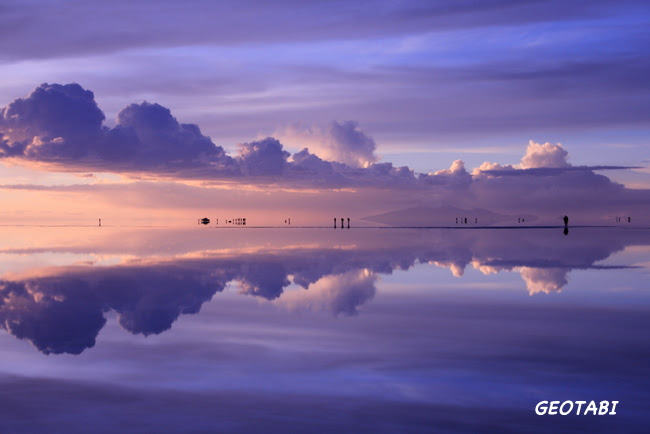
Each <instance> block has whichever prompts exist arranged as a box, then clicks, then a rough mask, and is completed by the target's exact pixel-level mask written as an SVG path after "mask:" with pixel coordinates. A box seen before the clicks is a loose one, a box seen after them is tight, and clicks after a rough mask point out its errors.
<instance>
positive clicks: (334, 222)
mask: <svg viewBox="0 0 650 434" xmlns="http://www.w3.org/2000/svg"><path fill="white" fill-rule="evenodd" d="M334 229H336V217H334Z"/></svg>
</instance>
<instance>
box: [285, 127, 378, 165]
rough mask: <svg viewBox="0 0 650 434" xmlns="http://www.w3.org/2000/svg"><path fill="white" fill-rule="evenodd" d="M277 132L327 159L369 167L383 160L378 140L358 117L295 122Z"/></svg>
mask: <svg viewBox="0 0 650 434" xmlns="http://www.w3.org/2000/svg"><path fill="white" fill-rule="evenodd" d="M276 135H277V136H278V137H279V138H280V139H281V140H282V141H283V142H284V143H286V144H287V145H288V146H293V147H296V148H303V147H305V148H309V149H311V150H312V151H314V152H316V153H317V154H319V155H320V156H321V157H323V158H324V159H326V160H330V161H337V162H339V163H344V164H347V165H348V166H350V167H367V166H369V165H370V164H372V163H376V162H377V161H378V160H379V157H377V155H376V154H375V151H376V148H377V146H376V144H375V141H374V140H373V139H372V137H370V136H368V135H367V134H366V133H365V132H364V131H363V130H361V128H360V127H359V124H358V122H355V121H344V122H331V123H330V124H329V125H327V127H325V128H321V127H319V126H312V127H303V126H301V125H297V124H294V125H290V126H289V127H287V128H284V129H282V130H279V131H276Z"/></svg>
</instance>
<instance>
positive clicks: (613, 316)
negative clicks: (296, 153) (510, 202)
mask: <svg viewBox="0 0 650 434" xmlns="http://www.w3.org/2000/svg"><path fill="white" fill-rule="evenodd" d="M0 235H1V240H2V241H0V349H1V351H2V357H1V358H0V402H1V404H2V405H1V406H0V432H3V433H4V432H124V431H140V432H220V431H246V432H333V431H344V432H360V431H367V432H481V431H485V432H491V431H501V432H504V431H505V432H508V431H510V432H523V431H527V432H531V431H533V432H535V431H538V432H548V431H549V430H553V431H557V432H562V431H568V432H570V431H591V432H594V431H602V432H646V431H647V427H648V423H650V417H649V416H648V414H649V412H650V377H649V374H650V368H649V362H650V346H649V339H648V338H649V337H650V285H649V283H650V279H649V277H650V273H649V269H648V266H650V230H648V229H629V228H627V229H624V228H573V229H571V230H570V233H569V234H568V235H564V234H563V231H562V228H548V229H471V230H469V229H466V230H444V229H421V230H416V229H350V230H347V229H345V230H341V229H339V230H334V229H297V228H296V229H251V228H232V229H217V228H209V227H200V228H199V227H196V228H191V229H187V230H181V229H171V228H111V227H103V228H34V227H31V228H30V227H19V228H15V227H14V228H12V227H3V228H0ZM541 400H549V401H551V400H558V401H564V400H586V401H591V400H597V401H600V400H609V401H612V400H617V401H620V404H619V405H618V408H617V415H616V416H599V417H595V416H537V415H536V414H535V412H534V407H535V405H536V404H537V402H539V401H541Z"/></svg>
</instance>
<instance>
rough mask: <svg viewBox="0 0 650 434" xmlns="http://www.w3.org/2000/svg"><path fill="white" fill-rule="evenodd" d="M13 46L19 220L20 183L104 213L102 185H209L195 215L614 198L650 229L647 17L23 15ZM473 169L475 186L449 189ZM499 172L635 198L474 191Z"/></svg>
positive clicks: (490, 4) (245, 5)
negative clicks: (337, 200) (211, 198)
mask: <svg viewBox="0 0 650 434" xmlns="http://www.w3.org/2000/svg"><path fill="white" fill-rule="evenodd" d="M0 28H1V29H2V30H1V31H2V32H4V37H3V38H0V53H1V54H0V65H1V66H0V107H1V106H6V108H5V109H4V110H3V111H2V112H0V114H2V116H0V133H1V134H2V137H3V138H4V139H0V152H1V153H2V155H1V156H2V158H3V160H4V162H5V163H7V164H8V165H9V167H7V168H4V167H0V182H1V183H2V184H4V186H5V187H3V189H2V190H3V191H2V192H0V194H1V195H4V196H5V197H4V200H5V201H6V202H10V203H18V202H19V201H18V202H16V200H15V199H13V198H12V197H9V196H10V195H11V193H7V189H8V190H11V189H14V188H15V186H16V184H21V187H20V188H21V190H20V191H21V192H22V194H23V195H26V194H28V193H27V192H28V191H33V190H34V189H36V190H42V189H43V186H52V185H58V186H60V185H66V188H68V191H71V190H70V189H72V190H75V189H79V188H83V189H86V190H88V189H90V190H96V192H95V193H94V194H96V195H98V196H101V194H102V193H101V189H102V188H106V186H105V185H104V186H98V184H100V183H101V184H107V183H109V184H110V183H115V182H119V183H121V184H123V183H124V182H126V181H125V180H126V179H127V178H125V176H128V179H129V180H132V179H133V177H137V178H139V179H141V180H142V179H143V177H144V178H146V179H149V181H147V182H149V183H151V182H152V181H151V179H152V178H153V179H155V180H157V181H159V180H160V179H161V178H165V179H166V180H169V179H172V180H173V182H174V185H173V186H171V187H169V189H171V190H179V189H184V188H188V187H187V181H188V180H192V181H193V182H194V184H192V188H194V189H195V190H196V191H194V193H192V194H190V195H189V196H190V197H196V198H197V199H196V200H195V202H194V203H193V205H192V206H191V207H188V208H191V209H192V211H194V210H196V209H197V208H200V206H199V204H200V203H201V199H200V198H199V196H201V194H203V193H202V192H201V191H199V190H201V189H200V188H197V185H196V183H197V182H208V183H210V185H212V186H214V185H215V183H216V184H219V185H222V186H223V184H224V183H232V182H236V183H237V184H246V185H249V186H250V185H254V186H255V188H257V189H259V188H266V189H268V188H269V185H271V186H275V187H277V186H278V185H279V186H281V187H282V188H285V189H295V188H300V189H305V188H309V189H318V190H320V191H323V192H327V191H331V189H332V188H336V189H341V188H343V189H346V188H348V189H349V188H356V189H358V188H362V189H367V188H381V189H384V190H386V189H389V190H393V191H394V190H395V189H402V190H403V189H404V188H406V189H408V190H409V191H414V190H417V192H416V193H413V198H411V200H403V201H401V202H400V203H396V202H394V203H388V202H389V201H388V199H386V197H384V198H383V199H378V200H377V202H383V203H384V204H385V206H383V207H379V206H371V205H368V206H366V207H365V209H364V210H359V212H358V214H355V216H357V217H363V216H364V215H371V214H374V213H379V212H387V211H391V210H393V209H397V208H399V207H405V206H408V205H413V206H415V205H422V203H421V202H423V201H424V202H426V203H427V204H431V203H432V202H435V201H436V200H437V199H440V198H445V200H446V201H447V202H449V201H451V202H452V203H451V204H452V205H454V206H460V207H463V208H468V207H481V208H491V207H496V208H499V209H498V211H503V210H504V209H505V210H507V211H508V212H514V211H516V209H515V208H516V207H513V206H512V204H505V203H503V200H501V201H500V200H497V199H495V200H494V201H487V199H485V198H487V197H493V196H494V195H495V194H497V195H498V193H499V192H502V193H503V194H505V195H506V196H512V195H510V194H509V193H510V189H512V188H514V189H515V190H517V188H519V187H520V186H521V185H522V184H527V185H528V184H529V185H528V188H532V189H535V190H539V189H540V187H539V184H544V189H546V190H548V189H549V188H557V186H562V185H571V186H573V187H575V186H577V185H579V186H582V187H583V190H584V191H582V192H575V191H572V192H567V193H566V194H564V196H566V197H565V198H564V199H563V201H561V203H560V204H559V205H558V207H559V208H562V207H564V206H565V205H566V204H569V203H571V202H572V200H573V199H572V198H573V197H584V194H586V193H585V192H592V193H593V192H594V190H597V189H599V188H601V187H602V186H605V187H606V189H609V191H611V195H610V196H609V197H608V199H609V200H610V202H611V201H612V200H613V201H619V202H620V201H623V202H625V203H624V204H623V205H622V206H620V207H617V208H616V209H613V210H612V209H610V211H611V212H613V213H628V214H630V213H632V214H634V215H637V216H638V215H641V214H645V213H646V211H647V210H646V209H645V208H642V209H638V207H636V205H638V204H639V203H640V202H644V201H645V199H646V198H647V190H646V191H645V193H639V192H638V190H635V191H634V192H630V191H629V190H630V189H629V188H633V189H639V188H643V189H647V188H648V187H650V177H649V176H648V169H647V167H646V166H648V162H649V161H650V154H649V153H648V140H649V138H650V128H649V119H650V116H649V115H650V88H649V87H648V84H647V77H648V76H650V63H649V62H648V58H647V47H648V45H650V32H649V31H648V29H649V28H650V8H649V7H648V5H647V2H642V1H618V2H612V1H573V2H570V3H567V2H564V1H554V0H548V1H508V0H500V1H485V2H481V3H480V5H476V4H475V2H469V1H448V2H435V3H429V2H417V1H404V2H392V1H382V2H373V3H372V4H369V3H364V2H353V3H350V2H297V1H285V2H273V4H270V3H267V2H262V1H239V2H229V3H227V2H208V1H191V2H183V3H180V2H169V1H160V2H155V3H151V2H132V1H121V0H119V1H114V2H110V3H107V2H84V3H82V4H79V3H77V2H70V1H28V2H25V1H21V2H18V1H16V2H12V1H9V2H5V3H3V5H2V7H1V8H0ZM41 83H50V85H48V86H41V87H40V88H38V89H40V90H39V91H36V92H34V93H31V92H33V91H34V90H35V89H36V88H37V87H38V86H39V85H40V84H41ZM53 83H60V84H66V83H78V84H79V85H80V87H79V86H66V87H60V86H58V85H53ZM57 86H58V87H57ZM87 91H91V92H92V93H90V92H87ZM28 95H29V97H28ZM19 98H23V100H22V102H20V100H18V99H19ZM145 100H146V101H147V102H148V104H141V103H142V102H143V101H145ZM12 101H14V103H12ZM199 128H200V129H199ZM269 136H271V137H274V138H275V139H277V140H278V141H279V142H275V141H273V140H267V139H266V138H267V137H269ZM531 140H532V141H533V142H535V143H539V144H544V143H547V142H549V143H551V144H552V146H556V145H555V144H556V143H561V144H562V150H561V151H557V150H556V151H557V152H559V153H560V154H562V155H561V157H562V158H560V159H557V158H556V157H557V152H556V151H553V149H551V148H548V147H547V148H545V149H546V150H548V151H549V152H556V154H554V156H552V157H551V158H550V159H545V157H544V158H541V159H535V158H533V160H535V161H536V163H535V164H532V165H531V164H526V162H525V161H524V160H522V157H524V159H526V158H527V159H528V160H526V161H528V162H530V161H532V160H531V158H532V157H531V155H530V152H531V150H530V148H529V141H531ZM240 144H244V145H240ZM549 146H551V145H549ZM527 147H528V151H527ZM303 148H309V153H305V152H302V153H299V152H300V151H301V150H302V149H303ZM540 149H541V148H540ZM458 159H462V160H463V161H464V163H465V165H464V167H465V169H464V170H466V172H467V173H464V172H462V171H458V170H457V171H455V172H454V171H448V172H447V173H445V172H439V171H440V170H443V169H445V168H447V167H450V165H452V162H454V161H455V160H458ZM486 161H489V162H492V163H495V164H497V163H498V164H499V165H500V166H494V165H493V166H484V168H494V167H497V168H499V167H508V165H514V166H515V169H525V168H540V167H542V168H543V167H555V168H558V167H569V165H571V166H588V167H592V168H593V167H594V166H625V167H636V168H635V169H627V170H616V171H608V172H606V175H607V176H608V177H609V178H610V179H611V180H614V181H617V182H621V183H624V185H625V186H627V187H629V188H628V189H626V190H625V191H622V190H621V189H620V188H618V187H612V185H610V184H611V183H610V182H609V181H605V180H603V179H602V177H601V178H598V177H597V175H595V174H594V173H593V172H592V171H591V170H587V169H581V173H582V174H583V175H584V176H582V177H580V176H579V175H578V172H571V174H570V175H569V173H568V172H564V171H561V172H557V173H555V174H553V175H551V173H550V172H545V176H537V177H535V178H534V179H533V180H531V179H532V178H531V176H533V174H530V173H527V174H526V175H529V176H525V177H524V178H525V179H526V180H527V181H525V182H523V183H522V182H520V181H519V180H518V179H514V180H513V179H508V180H506V179H505V178H506V177H505V176H500V175H499V174H498V173H495V172H491V175H490V176H492V178H493V179H492V180H491V181H490V182H484V183H483V184H480V185H478V184H476V181H477V179H476V176H474V177H469V178H468V176H469V175H468V173H472V170H473V169H474V168H476V167H479V166H481V164H483V163H484V162H486ZM386 163H392V166H390V165H388V164H386ZM372 164H375V165H374V166H372ZM454 164H455V166H452V167H456V169H458V168H459V166H458V164H456V163H454ZM402 166H408V169H399V168H400V167H402ZM25 167H26V168H25ZM364 167H365V168H364ZM71 172H75V173H80V174H85V175H87V176H86V177H85V178H79V177H78V176H73V175H71V174H70V173H71ZM57 173H63V175H57ZM91 173H93V174H94V176H90V174H91ZM436 173H437V175H440V176H438V177H435V176H433V175H434V174H436ZM598 173H605V172H598ZM98 174H99V175H98ZM115 174H117V175H122V176H121V177H115V176H114V175H115ZM420 175H422V176H420ZM454 175H460V176H459V177H454ZM517 175H520V173H517ZM484 176H488V175H487V174H484ZM568 176H571V177H572V178H571V179H566V178H567V177H568ZM514 178H519V176H517V177H514ZM524 178H521V179H524ZM100 181H101V182H100ZM181 181H182V182H181ZM478 181H480V180H478ZM128 182H130V181H128ZM179 183H180V184H179ZM489 183H492V184H495V188H496V187H497V186H496V184H499V185H498V189H497V190H496V193H495V191H494V190H493V189H488V190H489V191H485V188H484V187H485V185H487V184H489ZM22 184H26V185H27V186H22ZM80 184H82V185H81V187H80V186H79V185H80ZM443 184H444V185H445V186H451V187H450V188H443V187H440V186H441V185H443ZM506 184H507V185H506ZM510 184H514V186H512V185H510ZM89 185H90V186H89ZM228 185H230V184H228ZM432 185H434V187H431V186H432ZM461 185H471V186H472V187H471V188H472V189H473V190H474V191H473V192H471V194H468V192H467V191H459V186H461ZM549 185H554V186H556V187H549ZM131 187H136V186H133V185H132V186H131ZM203 187H205V185H203ZM275 187H274V188H275ZM58 188H60V187H58ZM146 188H149V189H155V188H156V187H154V186H147V187H146ZM160 188H163V187H160ZM617 188H618V189H617ZM164 189H165V191H167V190H168V187H167V186H165V187H164ZM422 189H424V192H422V191H421V190H422ZM612 189H613V190H612ZM133 190H135V191H138V193H134V194H141V195H144V194H147V195H149V196H156V197H162V196H164V195H163V193H162V192H160V191H159V192H158V193H156V194H153V195H152V194H151V193H142V188H139V187H137V188H133ZM433 190H435V191H433ZM555 191H557V190H555ZM542 193H543V192H542ZM542 193H540V194H541V196H542V197H541V199H540V200H541V201H542V205H547V204H550V203H551V202H552V200H551V199H549V198H548V197H545V196H544V194H542ZM278 194H279V193H278ZM324 194H325V193H324ZM517 194H522V192H521V191H517ZM535 194H537V193H535ZM535 194H533V196H535ZM593 194H595V197H600V198H602V197H603V196H602V194H601V192H598V191H596V192H595V193H593ZM387 196H389V197H390V196H391V195H390V194H387ZM392 196H394V194H393V195H392ZM560 196H562V194H561V195H560ZM450 197H454V198H464V199H463V200H456V199H454V200H452V199H450ZM474 197H477V198H478V199H476V200H474V199H472V200H471V202H472V203H473V202H477V204H476V205H474V206H471V204H467V203H462V202H463V201H464V202H467V201H468V200H469V199H468V198H474ZM622 197H623V199H621V198H622ZM418 198H419V199H418ZM422 198H425V199H422ZM481 198H483V199H481ZM251 200H253V199H251ZM594 200H595V199H594ZM486 201H487V202H489V203H485V202H486ZM278 202H282V198H278ZM344 202H345V203H347V204H349V203H350V200H346V201H344ZM402 202H403V203H402ZM224 203H225V205H224V206H226V207H229V208H233V207H234V205H232V202H224ZM495 204H496V205H495ZM168 205H169V206H172V204H171V203H168ZM434 205H436V204H435V203H434ZM609 205H610V203H607V204H600V205H599V207H596V206H595V205H594V208H593V209H596V208H598V213H600V214H602V213H603V209H605V208H607V207H608V206H609ZM342 207H344V206H342ZM14 208H15V209H14V210H13V211H12V213H13V214H11V216H10V217H11V218H18V217H17V216H18V215H19V214H20V213H23V214H24V213H25V212H27V211H28V210H25V209H24V207H23V208H21V205H16V206H15V207H14ZM517 212H519V211H517ZM600 214H599V215H600ZM611 217H612V216H611V215H607V216H605V217H603V218H605V219H609V218H611Z"/></svg>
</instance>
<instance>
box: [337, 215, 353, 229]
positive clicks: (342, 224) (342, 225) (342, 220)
mask: <svg viewBox="0 0 650 434" xmlns="http://www.w3.org/2000/svg"><path fill="white" fill-rule="evenodd" d="M344 220H345V219H344V218H343V217H341V229H344V228H345V226H344V223H343V222H344ZM334 229H336V217H334ZM348 229H350V217H348Z"/></svg>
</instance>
